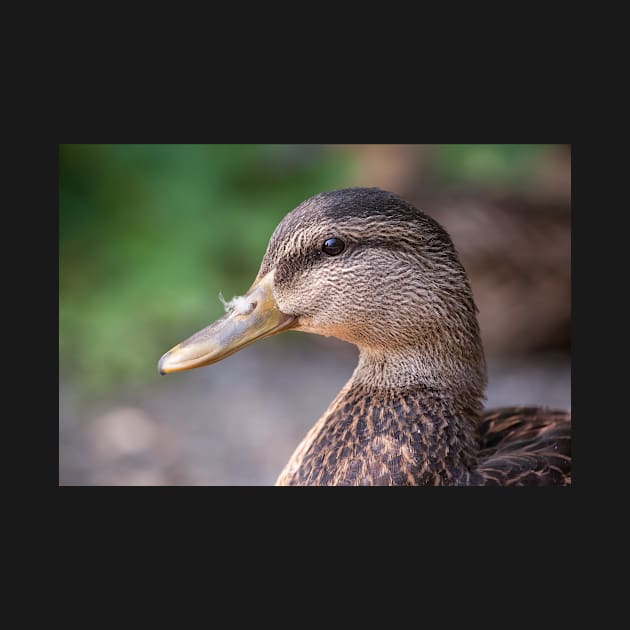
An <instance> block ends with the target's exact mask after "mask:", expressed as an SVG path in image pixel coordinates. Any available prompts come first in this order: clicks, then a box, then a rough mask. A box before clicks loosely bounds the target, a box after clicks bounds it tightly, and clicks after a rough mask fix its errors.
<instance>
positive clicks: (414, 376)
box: [158, 188, 571, 486]
mask: <svg viewBox="0 0 630 630" xmlns="http://www.w3.org/2000/svg"><path fill="white" fill-rule="evenodd" d="M226 310H227V312H226V314H225V315H224V316H223V317H221V318H220V319H219V320H217V321H216V322H215V323H213V324H211V325H210V326H208V327H207V328H205V329H203V330H201V331H200V332H198V333H196V334H194V335H193V336H192V337H190V338H188V339H186V340H185V341H183V342H181V343H180V344H178V345H177V346H175V347H174V348H172V349H171V350H170V351H169V352H167V353H166V354H165V355H164V356H163V357H162V358H161V359H160V361H159V365H158V369H159V371H160V373H161V374H167V373H171V372H178V371H181V370H189V369H192V368H196V367H200V366H204V365H208V364H211V363H215V362H217V361H220V360H221V359H224V358H225V357H227V356H229V355H231V354H233V353H234V352H237V351H239V350H241V349H242V348H244V347H245V346H247V345H249V344H251V343H253V342H255V341H257V340H259V339H263V338H265V337H269V336H271V335H275V334H278V333H280V332H282V331H285V330H301V331H304V332H310V333H316V334H319V335H326V336H334V337H338V338H339V339H342V340H344V341H348V342H350V343H353V344H355V345H356V346H358V348H359V361H358V365H357V367H356V369H355V370H354V373H353V374H352V376H351V378H350V380H349V381H348V382H347V383H346V385H345V386H344V387H343V388H342V390H341V391H340V392H339V394H338V395H337V397H336V398H335V399H334V400H333V401H332V403H330V406H329V407H328V409H327V410H326V411H325V412H324V414H323V416H322V417H321V418H320V419H319V420H318V421H317V422H316V423H315V425H314V426H313V427H312V429H311V430H310V431H309V432H308V433H307V435H306V437H305V438H304V439H303V440H302V442H301V443H300V444H299V446H298V447H297V449H296V450H295V452H294V453H293V455H292V456H291V458H290V460H289V462H288V463H287V465H286V466H285V468H284V470H283V471H282V472H281V473H280V476H279V477H278V479H277V481H276V485H281V486H284V485H392V486H398V485H473V486H478V485H515V486H521V485H569V484H570V483H571V472H570V464H571V458H570V423H571V418H570V414H569V413H568V412H564V411H553V410H548V409H544V408H537V407H525V408H524V407H514V408H502V409H496V410H487V411H485V412H484V410H483V399H484V389H485V386H486V365H485V359H484V352H483V348H482V344H481V339H480V335H479V325H478V323H477V309H476V306H475V303H474V301H473V295H472V291H471V288H470V285H469V282H468V278H467V276H466V272H465V270H464V268H463V266H462V265H461V263H460V261H459V259H458V256H457V253H456V251H455V248H454V246H453V243H452V241H451V238H450V237H449V235H448V234H447V233H446V231H445V230H444V229H443V228H442V227H441V226H440V225H439V224H438V223H437V222H436V221H435V220H434V219H432V218H431V217H430V216H428V215H427V214H425V213H424V212H421V211H420V210H418V209H417V208H415V207H414V206H412V205H411V204H409V203H407V202H406V201H404V200H403V199H402V198H400V197H399V196H398V195H396V194H394V193H391V192H387V191H384V190H380V189H378V188H347V189H343V190H335V191H331V192H325V193H321V194H318V195H315V196H314V197H311V198H310V199H307V200H306V201H304V202H303V203H302V204H301V205H299V206H298V207H297V208H295V209H294V210H293V211H291V212H290V213H289V214H287V216H286V217H285V218H284V219H283V220H282V221H281V223H280V224H279V225H278V227H277V228H276V229H275V231H274V233H273V235H272V236H271V239H270V242H269V245H268V247H267V251H266V253H265V255H264V257H263V260H262V263H261V266H260V270H259V272H258V276H257V277H256V279H255V281H254V284H253V285H252V287H251V288H250V289H249V291H248V292H247V293H246V294H245V295H244V296H241V297H237V298H234V299H233V300H231V301H230V302H228V303H227V304H226Z"/></svg>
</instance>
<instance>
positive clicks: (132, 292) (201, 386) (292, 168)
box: [59, 144, 571, 485]
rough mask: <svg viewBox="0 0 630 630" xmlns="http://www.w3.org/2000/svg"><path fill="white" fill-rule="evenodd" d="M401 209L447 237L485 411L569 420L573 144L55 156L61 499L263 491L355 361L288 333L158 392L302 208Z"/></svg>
mask: <svg viewBox="0 0 630 630" xmlns="http://www.w3.org/2000/svg"><path fill="white" fill-rule="evenodd" d="M355 185H356V186H379V187H381V188H384V189H387V190H391V191H393V192H396V193H398V194H400V195H401V196H402V197H404V198H406V199H407V200H409V201H410V202H412V203H414V204H415V205H416V206H418V207H420V208H421V209H422V210H424V211H425V212H427V213H429V214H431V215H432V216H433V217H435V218H436V219H437V220H438V221H439V222H440V223H442V225H443V226H444V227H445V228H446V229H447V230H448V231H449V233H450V234H451V236H452V238H453V241H454V243H455V246H456V248H457V250H458V251H459V253H460V257H461V259H462V262H463V264H464V266H465V267H466V269H467V271H468V273H469V275H470V279H471V284H472V288H473V292H474V295H475V300H476V303H477V306H478V307H479V320H480V325H481V331H482V335H483V340H484V345H485V349H486V357H487V360H488V368H489V385H488V391H487V401H486V402H487V405H488V406H500V405H513V404H544V405H549V406H553V407H559V408H567V409H570V407H571V390H570V388H571V375H570V300H571V295H570V272H571V269H570V257H571V231H570V224H571V216H570V202H571V198H570V188H571V153H570V146H569V145H541V144H529V145H522V144H512V145H496V144H488V145H60V148H59V253H60V256H59V483H60V484H61V485H271V484H273V483H274V481H275V479H276V477H277V476H278V474H279V473H280V471H281V469H282V468H283V466H284V464H285V463H286V462H287V460H288V458H289V456H290V455H291V453H292V452H293V450H294V449H295V447H296V446H297V444H298V443H299V441H300V440H301V439H302V437H303V436H304V435H305V433H306V432H307V431H308V429H309V428H310V427H311V426H312V424H313V423H314V422H315V420H316V419H317V418H319V416H320V415H321V413H322V412H323V411H324V410H325V409H326V407H327V406H328V404H329V402H330V401H331V400H332V399H333V397H334V396H335V395H336V393H337V392H338V391H339V389H340V388H341V387H342V386H343V385H344V383H345V382H346V380H347V379H348V377H349V376H350V374H351V373H352V370H353V369H354V366H355V363H356V359H357V351H356V349H355V348H354V347H353V346H350V345H349V344H345V343H343V342H341V341H338V340H335V339H328V338H324V337H317V336H315V335H307V334H303V333H296V332H289V333H285V334H283V335H279V336H277V337H273V338H270V339H266V340H264V341H262V342H259V343H257V344H255V345H253V346H251V347H249V348H247V349H245V350H243V351H241V352H239V353H237V354H235V355H233V356H232V357H230V358H228V359H226V360H224V361H222V362H221V363H218V364H216V365H213V366H208V367H204V368H201V369H197V370H192V371H190V372H182V373H177V374H173V375H169V376H159V375H158V373H157V361H158V359H159V358H160V356H161V355H162V354H163V353H164V352H166V351H167V350H168V349H170V348H171V347H172V346H173V345H175V344H176V343H178V342H179V341H182V340H183V339H185V338H186V337H188V336H190V335H191V334H192V333H193V332H196V331H197V330H199V329H201V328H203V327H204V326H206V325H207V324H208V323H210V322H212V321H213V320H214V319H216V318H217V317H219V316H220V315H221V314H222V313H223V307H222V305H221V303H220V301H219V299H218V294H219V291H221V292H222V293H223V295H224V296H225V297H226V299H229V298H230V297H232V296H233V295H240V294H242V293H244V292H245V291H246V289H247V288H248V287H249V286H250V284H251V282H252V280H253V279H254V277H255V276H256V273H257V272H258V267H259V264H260V261H261V259H262V256H263V254H264V252H265V248H266V246H267V242H268V239H269V237H270V235H271V233H272V232H273V229H274V228H275V226H276V225H277V224H278V222H279V221H280V220H281V219H282V217H283V216H284V215H285V214H286V213H287V212H289V211H290V210H292V209H293V208H294V207H295V206H297V205H298V204H299V203H301V202H302V201H303V200H304V199H306V198H308V197H310V196H311V195H313V194H316V193H318V192H322V191H324V190H332V189H335V188H343V187H347V186H355Z"/></svg>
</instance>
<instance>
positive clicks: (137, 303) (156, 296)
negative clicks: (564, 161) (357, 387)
mask: <svg viewBox="0 0 630 630" xmlns="http://www.w3.org/2000/svg"><path fill="white" fill-rule="evenodd" d="M549 150H550V146H549V145H441V146H439V147H437V148H436V150H435V151H434V153H433V158H434V159H433V162H432V165H431V168H432V169H433V175H434V176H435V178H436V179H437V181H441V182H444V183H445V184H448V185H466V186H477V187H479V186H481V187H483V186H485V185H501V186H504V187H507V188H515V189H520V188H522V187H523V186H524V183H526V182H527V177H526V176H527V173H528V172H529V171H531V169H532V168H533V167H534V165H535V163H536V161H537V160H538V159H540V157H541V156H542V155H544V154H545V152H547V151H549ZM354 166H355V165H354V157H353V154H352V152H348V151H340V150H339V149H338V148H335V147H331V146H323V145H310V146H303V145H61V146H60V151H59V246H60V249H59V251H60V258H59V291H60V294H59V315H60V317H59V346H60V373H61V377H62V378H63V377H64V376H68V375H69V376H71V377H72V378H73V379H74V380H75V381H76V382H78V384H79V386H80V387H81V388H82V389H83V391H86V392H103V391H106V390H107V389H108V388H110V387H111V386H113V385H115V384H117V383H125V384H128V385H129V384H131V385H133V384H135V383H142V382H147V381H149V380H151V379H155V378H156V376H157V372H156V364H157V360H158V359H159V357H160V356H161V354H162V353H163V352H165V351H166V350H167V349H168V348H170V347H171V346H172V345H174V343H177V342H178V341H180V340H181V339H183V338H185V337H187V336H188V335H190V334H191V333H192V332H195V331H196V330H198V329H199V328H200V327H202V326H204V325H206V324H207V323H209V322H211V321H212V320H213V319H215V318H216V317H218V316H219V315H220V314H221V313H222V306H221V304H220V302H219V300H218V299H217V295H218V292H219V291H222V292H223V294H224V295H225V296H226V297H227V298H229V297H231V296H232V295H238V294H241V293H243V292H244V291H245V290H246V289H247V288H248V286H249V285H250V284H251V281H252V280H253V278H254V276H255V274H256V272H257V270H258V266H259V264H260V260H261V258H262V255H263V253H264V251H265V248H266V245H267V242H268V239H269V236H270V235H271V233H272V231H273V229H274V228H275V226H276V225H277V223H278V222H279V221H280V219H281V218H282V217H283V216H284V215H285V214H286V213H287V212H288V211H290V210H291V209H292V208H294V207H295V206H296V205H297V204H299V203H300V202H301V201H303V200H304V199H306V198H307V197H310V196H311V195H313V194H315V193H317V192H321V191H323V190H330V189H334V188H341V187H345V186H350V185H353V184H354V182H353V172H354V171H353V169H354Z"/></svg>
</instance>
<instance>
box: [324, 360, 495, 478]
mask: <svg viewBox="0 0 630 630" xmlns="http://www.w3.org/2000/svg"><path fill="white" fill-rule="evenodd" d="M484 387H485V364H484V362H483V355H481V359H480V361H479V363H478V364H477V365H474V366H473V365H468V366H463V365H462V366H459V369H458V366H456V365H454V364H453V363H452V362H451V363H449V362H445V363H444V364H443V365H440V364H439V362H437V361H433V362H431V363H429V362H427V360H426V358H425V357H424V356H421V355H420V354H419V353H418V354H414V353H413V352H409V351H407V352H405V353H404V354H395V353H391V352H387V353H383V352H374V351H370V350H363V349H362V350H361V352H360V356H359V363H358V365H357V367H356V369H355V371H354V373H353V375H352V377H351V379H350V380H349V382H348V383H347V385H346V387H344V389H343V390H342V392H340V396H339V398H338V400H337V401H336V403H337V404H336V405H335V408H336V413H335V414H333V415H336V416H337V418H339V417H340V415H343V414H344V412H345V413H349V415H351V416H354V417H360V416H361V415H362V409H363V410H367V409H369V413H370V414H371V416H372V420H373V421H372V424H373V429H374V431H375V433H376V434H378V433H379V432H380V433H389V434H390V435H392V434H393V435H397V433H398V435H399V437H401V436H402V437H401V439H402V440H403V441H404V442H405V443H406V444H407V447H405V448H407V449H408V451H409V453H410V454H411V455H412V457H413V458H414V459H415V460H417V461H418V462H420V461H422V462H424V464H422V465H419V466H418V467H417V468H415V469H414V470H415V472H414V475H416V478H414V483H416V484H419V485H423V484H434V483H449V480H450V481H451V482H452V481H453V480H454V479H455V478H457V479H458V480H461V478H462V477H463V476H465V475H466V474H467V473H468V471H470V469H471V468H472V467H474V465H475V462H476V457H477V452H478V433H477V432H478V425H479V422H480V419H481V413H482V408H483V402H482V401H483V391H484ZM331 420H332V421H333V422H334V419H333V418H331ZM405 448H403V453H404V452H405Z"/></svg>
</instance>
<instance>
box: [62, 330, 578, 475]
mask: <svg viewBox="0 0 630 630" xmlns="http://www.w3.org/2000/svg"><path fill="white" fill-rule="evenodd" d="M298 336H299V337H300V338H299V339H298ZM356 357H357V351H356V349H355V348H354V347H353V346H350V345H348V344H345V343H343V342H340V341H338V340H335V339H326V338H323V337H315V336H312V335H304V334H302V333H287V334H285V335H283V336H281V337H276V338H272V339H267V340H264V341H262V342H259V343H258V344H256V345H254V346H252V347H250V348H247V349H245V350H243V351H242V352H240V353H238V354H236V355H234V356H232V357H230V358H228V359H226V360H224V361H222V362H221V363H218V364H216V365H212V366H207V367H204V368H200V369H196V370H192V371H190V372H183V373H179V374H172V375H168V376H162V377H160V376H158V375H157V370H156V364H157V360H158V358H159V357H155V361H154V362H153V363H154V364H155V365H152V366H151V369H155V370H156V372H155V374H156V376H155V381H154V382H152V383H151V384H150V385H149V386H147V387H144V388H142V389H139V390H136V391H132V392H126V393H125V392H120V393H119V395H118V397H115V396H110V397H109V399H108V402H107V403H105V402H98V401H91V402H88V401H86V400H81V399H79V398H78V396H77V395H76V391H75V388H74V387H73V384H72V383H71V382H68V381H62V382H61V384H60V392H59V448H60V453H59V483H60V484H61V485H272V484H273V483H274V482H275V479H276V477H277V476H278V474H279V473H280V471H281V470H282V468H283V466H284V465H285V463H286V462H287V460H288V458H289V456H290V455H291V453H292V452H293V450H294V449H295V447H296V446H297V444H298V443H299V441H300V440H301V439H302V438H303V437H304V435H305V434H306V432H307V431H308V429H309V428H310V427H311V426H312V424H313V423H314V422H315V420H317V418H319V416H320V415H321V414H322V412H323V411H324V410H325V409H326V407H327V406H328V404H329V403H330V401H331V400H332V399H333V398H334V396H335V395H336V393H337V392H338V391H339V389H341V387H342V386H343V384H344V383H345V382H346V380H347V379H348V377H349V376H350V374H351V373H352V370H353V369H354V365H355V363H356ZM147 359H148V360H149V358H147ZM488 363H489V384H488V390H487V406H488V407H493V406H503V405H524V404H527V405H547V406H550V407H556V408H561V409H570V407H571V373H570V358H569V356H568V355H567V354H562V353H558V354H550V353H544V354H527V355H523V357H522V358H518V357H515V356H510V357H509V358H492V357H488ZM244 384H246V385H244ZM112 399H114V400H116V402H115V403H112Z"/></svg>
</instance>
